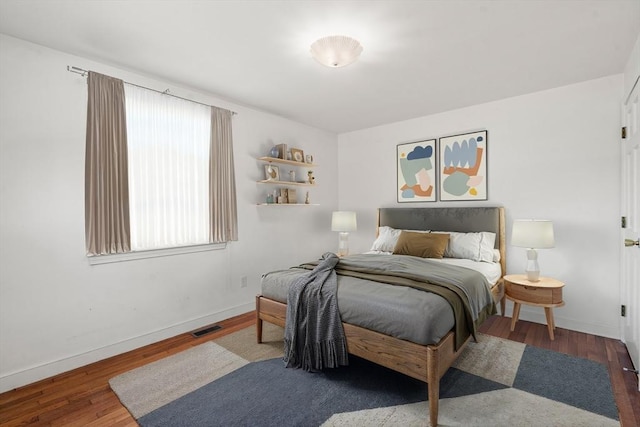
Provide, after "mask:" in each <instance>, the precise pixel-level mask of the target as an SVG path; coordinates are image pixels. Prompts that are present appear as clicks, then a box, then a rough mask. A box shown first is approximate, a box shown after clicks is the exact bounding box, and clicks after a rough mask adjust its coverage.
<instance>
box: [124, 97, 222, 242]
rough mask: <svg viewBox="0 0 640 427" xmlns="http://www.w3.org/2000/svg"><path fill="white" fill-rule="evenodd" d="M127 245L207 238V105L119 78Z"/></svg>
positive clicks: (191, 240)
mask: <svg viewBox="0 0 640 427" xmlns="http://www.w3.org/2000/svg"><path fill="white" fill-rule="evenodd" d="M125 95H126V96H125V97H126V113H127V138H128V154H129V199H130V221H131V249H132V250H133V251H137V250H149V249H159V248H166V247H176V246H189V245H199V244H207V243H209V233H210V220H209V152H210V139H211V108H210V107H208V106H205V105H200V104H197V103H193V102H189V101H185V100H182V99H179V98H175V97H171V96H165V95H163V94H161V93H157V92H153V91H150V90H146V89H143V88H140V87H137V86H133V85H128V84H125Z"/></svg>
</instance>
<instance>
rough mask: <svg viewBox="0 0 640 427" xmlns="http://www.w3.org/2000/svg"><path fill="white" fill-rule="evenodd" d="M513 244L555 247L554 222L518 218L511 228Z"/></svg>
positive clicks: (543, 247)
mask: <svg viewBox="0 0 640 427" xmlns="http://www.w3.org/2000/svg"><path fill="white" fill-rule="evenodd" d="M511 244H512V245H513V246H518V247H521V248H533V249H546V248H553V246H554V245H555V240H554V236H553V223H552V222H551V221H547V220H541V219H517V220H515V221H514V222H513V228H512V229H511Z"/></svg>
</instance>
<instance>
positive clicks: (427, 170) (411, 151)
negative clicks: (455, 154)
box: [396, 139, 436, 203]
mask: <svg viewBox="0 0 640 427" xmlns="http://www.w3.org/2000/svg"><path fill="white" fill-rule="evenodd" d="M435 153H436V140H435V139H429V140H426V141H419V142H410V143H406V144H398V146H397V147H396V158H397V168H398V169H397V175H398V181H397V188H396V190H397V194H398V203H404V202H435V201H436V161H435V160H436V156H435Z"/></svg>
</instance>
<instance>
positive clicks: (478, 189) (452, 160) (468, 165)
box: [438, 130, 487, 201]
mask: <svg viewBox="0 0 640 427" xmlns="http://www.w3.org/2000/svg"><path fill="white" fill-rule="evenodd" d="M438 149H439V152H440V153H439V154H440V183H439V186H440V187H439V190H440V191H439V193H440V200H441V201H450V200H487V131H486V130H483V131H480V132H472V133H465V134H462V135H454V136H447V137H444V138H440V142H439V147H438Z"/></svg>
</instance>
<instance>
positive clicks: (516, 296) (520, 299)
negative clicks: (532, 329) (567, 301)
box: [504, 274, 564, 340]
mask: <svg viewBox="0 0 640 427" xmlns="http://www.w3.org/2000/svg"><path fill="white" fill-rule="evenodd" d="M504 283H505V294H506V297H507V299H510V300H511V301H513V302H514V305H513V316H512V317H511V330H512V331H513V330H514V328H515V327H516V322H517V321H518V316H520V305H521V304H528V305H534V306H537V307H544V314H545V315H546V317H547V329H548V330H549V337H550V338H551V339H552V340H553V339H554V336H553V330H554V329H555V328H556V323H555V321H554V320H553V308H554V307H562V306H563V305H564V301H562V288H563V287H564V283H562V282H561V281H559V280H556V279H551V278H549V277H541V278H540V280H539V281H538V282H530V281H529V280H527V276H526V275H524V274H509V275H506V276H504Z"/></svg>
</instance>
